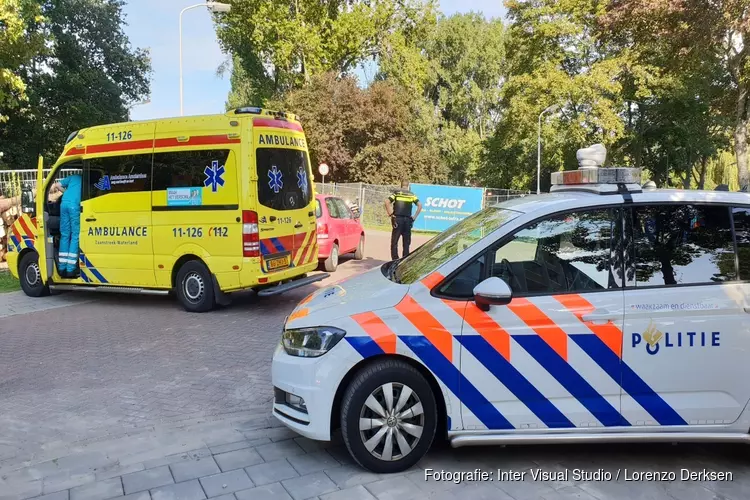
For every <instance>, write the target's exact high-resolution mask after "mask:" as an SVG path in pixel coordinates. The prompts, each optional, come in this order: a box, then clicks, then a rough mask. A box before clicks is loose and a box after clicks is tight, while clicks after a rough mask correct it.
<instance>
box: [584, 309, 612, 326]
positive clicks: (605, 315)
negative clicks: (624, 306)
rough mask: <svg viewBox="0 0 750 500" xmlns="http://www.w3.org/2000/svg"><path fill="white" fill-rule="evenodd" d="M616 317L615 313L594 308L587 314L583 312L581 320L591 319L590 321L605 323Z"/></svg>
mask: <svg viewBox="0 0 750 500" xmlns="http://www.w3.org/2000/svg"><path fill="white" fill-rule="evenodd" d="M617 317H618V314H617V313H613V312H610V311H608V310H606V309H595V310H593V311H592V312H590V313H589V314H584V315H583V321H591V322H592V323H607V322H609V321H615V320H616V319H617Z"/></svg>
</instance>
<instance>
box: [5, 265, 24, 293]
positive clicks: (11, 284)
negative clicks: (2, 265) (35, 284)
mask: <svg viewBox="0 0 750 500" xmlns="http://www.w3.org/2000/svg"><path fill="white" fill-rule="evenodd" d="M20 289H21V285H20V283H19V282H18V280H17V279H16V278H14V277H13V276H11V274H10V272H9V271H6V270H0V293H5V292H15V291H16V290H20Z"/></svg>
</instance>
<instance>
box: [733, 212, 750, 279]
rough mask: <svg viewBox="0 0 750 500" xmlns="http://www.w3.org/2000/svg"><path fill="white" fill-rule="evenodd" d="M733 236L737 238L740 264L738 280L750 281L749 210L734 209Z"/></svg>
mask: <svg viewBox="0 0 750 500" xmlns="http://www.w3.org/2000/svg"><path fill="white" fill-rule="evenodd" d="M732 212H733V216H734V234H735V238H737V258H738V260H739V264H740V269H739V272H740V279H741V280H743V281H750V208H747V207H735V208H733V209H732Z"/></svg>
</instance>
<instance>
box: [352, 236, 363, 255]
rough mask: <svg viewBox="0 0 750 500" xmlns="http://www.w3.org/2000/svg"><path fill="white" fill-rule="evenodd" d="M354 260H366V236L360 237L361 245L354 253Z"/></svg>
mask: <svg viewBox="0 0 750 500" xmlns="http://www.w3.org/2000/svg"><path fill="white" fill-rule="evenodd" d="M354 258H355V259H357V260H362V259H364V258H365V235H364V234H363V235H362V236H360V237H359V245H357V250H355V251H354Z"/></svg>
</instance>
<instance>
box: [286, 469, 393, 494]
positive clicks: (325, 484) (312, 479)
mask: <svg viewBox="0 0 750 500" xmlns="http://www.w3.org/2000/svg"><path fill="white" fill-rule="evenodd" d="M281 484H283V485H284V488H286V490H287V491H288V492H289V494H290V495H291V496H292V498H294V500H303V499H305V498H310V497H314V496H317V495H322V494H324V493H330V492H332V491H336V490H338V488H337V487H336V485H335V484H334V483H333V481H331V479H330V478H329V477H328V476H326V475H325V474H324V473H323V472H314V473H312V474H308V475H306V476H301V477H296V478H294V479H287V480H286V481H282V482H281ZM401 500H403V499H401Z"/></svg>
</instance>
